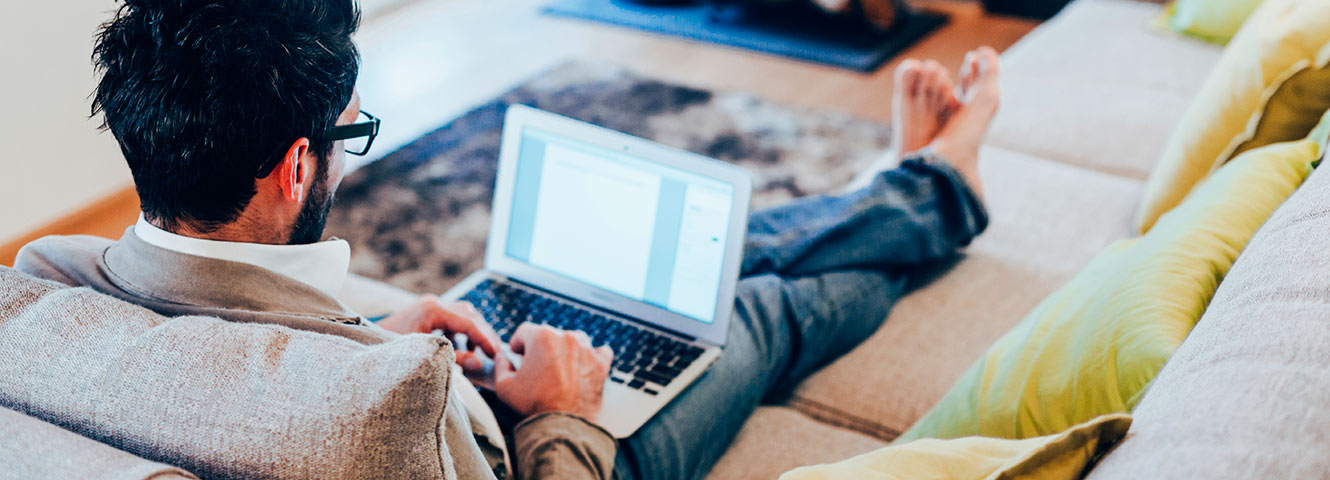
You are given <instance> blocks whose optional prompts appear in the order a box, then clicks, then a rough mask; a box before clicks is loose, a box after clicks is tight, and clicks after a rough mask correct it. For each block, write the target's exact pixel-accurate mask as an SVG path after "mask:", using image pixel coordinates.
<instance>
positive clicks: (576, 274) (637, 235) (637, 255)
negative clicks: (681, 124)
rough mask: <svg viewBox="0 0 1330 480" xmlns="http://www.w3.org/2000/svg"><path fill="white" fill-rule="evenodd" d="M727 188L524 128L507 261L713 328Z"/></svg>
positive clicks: (730, 195) (727, 205) (726, 225)
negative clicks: (605, 291) (662, 309)
mask: <svg viewBox="0 0 1330 480" xmlns="http://www.w3.org/2000/svg"><path fill="white" fill-rule="evenodd" d="M733 196H734V187H733V186H731V185H729V184H727V183H724V182H720V181H717V180H714V179H711V178H708V177H705V176H701V175H697V174H694V173H690V172H687V171H684V170H679V169H675V168H671V167H668V166H664V165H661V164H659V163H655V162H651V161H648V160H644V159H640V158H636V157H632V156H629V155H626V154H624V153H622V152H618V151H613V150H608V149H604V148H600V147H595V146H592V145H590V144H587V143H583V142H579V141H577V140H573V139H570V138H567V137H561V136H556V135H554V134H552V133H548V132H544V131H541V130H538V129H533V128H530V127H526V128H524V129H523V130H522V138H521V146H520V148H519V151H518V159H517V175H516V178H515V183H514V188H513V201H512V212H511V223H510V224H509V226H508V238H507V251H506V252H504V253H505V255H507V256H508V257H509V258H511V259H513V260H516V261H519V262H523V263H526V264H529V265H531V266H534V267H536V268H540V269H542V270H545V271H548V272H551V273H554V274H557V275H560V276H563V277H566V278H569V279H573V280H577V281H580V282H583V283H586V284H589V285H593V286H596V287H599V288H601V289H604V290H608V291H611V292H615V293H618V294H619V295H623V296H625V297H628V298H632V299H635V300H639V301H642V302H646V303H649V304H652V305H655V306H658V307H661V308H664V309H667V310H670V311H672V312H674V313H677V314H680V315H683V316H686V317H689V318H692V319H695V320H698V321H701V322H705V323H708V324H710V323H712V322H714V321H715V319H714V318H712V317H714V316H715V312H716V301H717V297H718V296H719V288H720V280H721V278H720V276H721V270H722V267H723V263H724V259H725V246H726V235H727V231H728V228H729V224H730V214H731V210H732V207H733Z"/></svg>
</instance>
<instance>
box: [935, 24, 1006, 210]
mask: <svg viewBox="0 0 1330 480" xmlns="http://www.w3.org/2000/svg"><path fill="white" fill-rule="evenodd" d="M999 70H1000V66H999V60H998V54H997V51H995V50H993V49H992V48H989V47H980V48H979V49H978V50H974V51H971V52H969V53H967V54H966V55H965V64H964V65H963V66H961V77H960V85H958V87H957V89H956V90H957V93H956V97H957V99H958V100H959V102H960V108H958V109H956V111H955V112H954V113H952V114H951V117H950V118H949V119H948V120H947V122H946V123H945V124H944V125H943V126H942V128H941V130H940V131H939V132H938V133H937V136H936V137H935V138H934V139H933V140H932V141H931V142H930V143H929V144H928V147H929V148H931V149H932V150H933V151H934V152H937V154H938V155H941V156H942V157H943V158H945V159H947V161H949V162H951V165H952V166H953V167H955V168H956V170H957V171H959V172H960V173H961V175H962V176H964V177H965V180H966V181H967V182H969V184H970V187H971V188H973V189H974V190H975V192H976V193H979V194H981V195H982V194H983V185H982V183H981V182H980V180H979V146H980V145H982V144H983V141H984V136H985V135H987V134H988V127H989V125H991V124H992V123H993V116H994V115H997V110H998V105H999V104H1000V103H1001V101H1002V93H1001V87H1000V86H999V85H998V71H999Z"/></svg>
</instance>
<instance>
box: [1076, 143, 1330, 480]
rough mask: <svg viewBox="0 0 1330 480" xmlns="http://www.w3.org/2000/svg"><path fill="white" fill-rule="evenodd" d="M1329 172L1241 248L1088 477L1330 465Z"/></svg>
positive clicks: (1308, 471)
mask: <svg viewBox="0 0 1330 480" xmlns="http://www.w3.org/2000/svg"><path fill="white" fill-rule="evenodd" d="M1327 232H1330V171H1325V168H1324V165H1322V168H1321V169H1320V170H1319V171H1316V172H1313V173H1312V176H1311V178H1309V179H1308V180H1307V183H1306V184H1304V185H1303V187H1302V189H1301V190H1299V191H1298V192H1297V193H1295V194H1294V195H1293V196H1292V197H1290V199H1289V200H1288V201H1287V202H1285V204H1284V205H1283V206H1282V207H1280V209H1279V210H1278V211H1276V212H1275V214H1274V216H1272V217H1271V218H1270V220H1268V221H1267V222H1266V224H1265V226H1263V227H1262V228H1261V230H1260V231H1259V232H1258V233H1257V234H1256V237H1254V238H1253V239H1252V241H1251V243H1249V244H1248V246H1247V249H1246V250H1245V251H1244V252H1243V253H1242V255H1241V256H1239V257H1238V261H1237V263H1235V264H1234V266H1233V269H1232V270H1230V271H1229V273H1228V276H1227V277H1225V279H1224V282H1223V283H1222V284H1220V286H1219V290H1218V291H1216V292H1215V298H1214V300H1213V301H1212V302H1211V303H1210V307H1209V309H1208V310H1207V311H1206V313H1205V315H1204V316H1203V317H1201V320H1200V322H1199V323H1198V324H1197V325H1196V328H1195V329H1193V330H1192V332H1191V336H1190V337H1188V339H1187V341H1186V342H1185V343H1183V344H1182V347H1181V348H1179V349H1178V351H1177V353H1176V354H1174V355H1173V358H1172V359H1170V360H1169V362H1168V364H1167V365H1165V366H1164V369H1163V371H1161V372H1160V373H1159V376H1158V377H1157V378H1155V382H1154V385H1153V386H1152V387H1151V388H1150V390H1149V391H1148V392H1147V393H1146V395H1145V398H1143V399H1142V400H1141V403H1140V405H1139V406H1138V407H1137V408H1136V411H1135V413H1134V416H1135V417H1136V423H1135V424H1134V425H1132V428H1131V432H1130V434H1129V436H1128V438H1127V440H1126V441H1125V442H1123V443H1122V444H1121V445H1120V446H1119V447H1118V448H1117V449H1116V450H1114V451H1113V452H1112V453H1111V454H1110V455H1108V456H1107V457H1106V458H1105V459H1104V460H1103V461H1102V463H1100V465H1099V466H1098V467H1097V468H1096V469H1095V471H1094V472H1093V474H1092V475H1091V476H1090V478H1091V480H1103V479H1135V478H1180V479H1181V478H1196V479H1223V478H1233V479H1248V478H1325V477H1326V475H1327V474H1330V274H1328V273H1327V272H1330V248H1327V243H1326V239H1327V238H1328V237H1327Z"/></svg>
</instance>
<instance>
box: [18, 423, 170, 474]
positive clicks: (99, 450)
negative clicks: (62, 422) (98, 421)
mask: <svg viewBox="0 0 1330 480" xmlns="http://www.w3.org/2000/svg"><path fill="white" fill-rule="evenodd" d="M0 465H3V470H0V478H80V479H103V480H146V479H151V480H167V479H185V478H196V477H195V476H193V475H190V474H189V472H186V471H184V470H181V469H179V468H175V467H172V466H170V465H165V464H161V463H157V462H152V461H148V460H144V459H142V458H139V457H136V456H134V455H131V454H129V453H126V452H122V451H120V450H116V449H114V448H111V447H110V446H107V445H105V444H101V443H97V442H95V441H93V440H89V439H87V438H85V437H83V436H81V435H79V434H76V433H74V432H71V431H69V430H65V429H63V428H60V427H57V426H55V425H51V424H49V423H46V422H43V421H41V420H38V419H35V418H32V417H29V416H27V415H24V414H22V413H18V412H15V411H13V410H9V409H7V408H0Z"/></svg>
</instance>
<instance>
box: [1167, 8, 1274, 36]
mask: <svg viewBox="0 0 1330 480" xmlns="http://www.w3.org/2000/svg"><path fill="white" fill-rule="evenodd" d="M1260 4H1261V0H1177V1H1176V2H1173V4H1171V5H1169V6H1168V8H1167V9H1165V10H1164V15H1163V16H1162V17H1161V18H1160V21H1161V23H1163V25H1164V26H1166V27H1168V29H1169V30H1173V31H1175V32H1178V33H1181V34H1183V35H1188V36H1191V37H1195V38H1199V39H1201V40H1205V41H1207V42H1211V43H1217V44H1220V45H1223V44H1226V43H1228V41H1229V40H1230V39H1232V38H1233V34H1235V33H1238V28H1240V27H1242V23H1243V22H1245V21H1247V17H1248V16H1250V15H1251V13H1252V11H1254V10H1256V7H1257V6H1258V5H1260Z"/></svg>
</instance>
